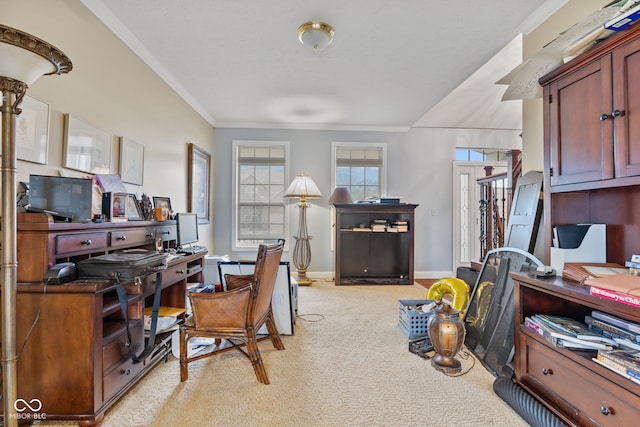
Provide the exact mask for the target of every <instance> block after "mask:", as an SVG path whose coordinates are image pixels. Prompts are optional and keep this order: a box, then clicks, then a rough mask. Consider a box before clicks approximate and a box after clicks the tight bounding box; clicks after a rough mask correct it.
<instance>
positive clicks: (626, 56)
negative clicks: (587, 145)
mask: <svg viewBox="0 0 640 427" xmlns="http://www.w3.org/2000/svg"><path fill="white" fill-rule="evenodd" d="M637 93H640V39H639V40H634V41H631V42H629V43H627V44H625V45H623V46H622V47H620V48H619V49H616V50H615V51H614V52H613V110H612V113H611V114H612V117H613V123H614V140H615V158H616V167H615V174H616V176H617V177H627V176H638V175H640V97H637V96H633V95H632V94H637Z"/></svg>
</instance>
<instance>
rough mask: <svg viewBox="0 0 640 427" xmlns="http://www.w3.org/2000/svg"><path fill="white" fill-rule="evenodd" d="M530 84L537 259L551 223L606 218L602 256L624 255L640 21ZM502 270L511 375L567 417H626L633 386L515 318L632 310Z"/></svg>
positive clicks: (633, 239) (638, 179) (637, 176)
mask: <svg viewBox="0 0 640 427" xmlns="http://www.w3.org/2000/svg"><path fill="white" fill-rule="evenodd" d="M540 83H541V84H542V86H543V106H544V224H545V228H544V232H545V239H546V242H547V243H546V253H545V259H546V261H545V263H547V264H549V262H550V246H551V245H550V242H552V238H553V228H554V227H555V226H557V225H565V224H580V223H586V224H606V225H607V235H606V240H607V243H606V245H607V261H608V262H615V263H618V264H624V262H625V260H628V259H630V258H631V255H632V254H635V253H640V245H639V243H638V242H640V216H639V215H638V214H637V212H636V208H635V207H636V206H640V25H634V26H632V27H631V28H630V29H629V30H626V31H621V32H619V33H617V34H615V35H612V36H611V37H609V38H607V39H606V40H604V41H601V42H600V43H598V44H597V45H596V46H594V47H592V48H591V49H589V50H587V51H586V52H584V53H583V54H581V55H579V56H578V57H576V58H574V59H573V60H571V61H569V62H567V63H566V64H564V65H562V66H560V67H559V68H558V69H556V70H554V71H552V72H551V73H549V74H548V75H546V76H544V77H543V78H542V79H541V80H540ZM560 273H561V272H558V274H560ZM512 277H513V278H514V283H515V310H516V313H515V347H516V354H515V374H516V378H515V379H516V382H517V383H518V384H520V385H521V386H522V387H524V388H525V389H526V390H528V391H529V392H530V393H531V394H533V396H535V397H536V398H537V399H539V400H540V401H541V402H542V403H543V404H544V405H545V406H547V407H548V408H549V409H550V410H551V411H553V412H554V413H555V414H557V415H558V416H559V417H560V418H561V419H562V420H563V421H564V422H565V423H567V424H569V425H572V426H596V425H602V426H607V425H610V426H621V425H635V424H636V423H637V420H638V419H640V386H639V385H637V384H635V383H633V382H632V381H630V380H628V379H626V378H624V377H622V376H620V375H618V374H616V373H613V372H611V371H609V370H608V369H606V368H604V367H602V366H600V365H598V364H597V363H596V362H593V361H592V360H591V358H592V357H593V352H581V351H571V350H566V349H559V348H556V347H554V346H553V345H551V344H549V343H547V342H546V341H544V340H541V339H540V338H539V337H538V336H537V335H535V334H533V333H531V332H530V331H529V330H528V329H527V328H526V327H525V326H524V325H523V321H524V317H525V316H531V315H533V314H537V313H547V314H554V315H560V316H568V317H572V318H574V319H576V320H580V321H582V322H584V316H585V314H590V312H591V310H593V309H596V310H599V311H604V312H606V313H609V314H612V315H615V316H618V317H622V318H624V319H628V320H631V321H633V322H640V312H639V311H638V309H636V308H632V307H629V306H626V305H624V304H621V303H615V302H611V301H607V300H605V299H603V298H599V297H595V296H592V295H590V294H589V289H588V287H587V286H582V285H580V284H578V283H576V282H570V281H567V280H564V279H562V278H559V277H558V278H555V279H550V280H539V279H535V278H533V277H529V276H525V275H521V274H513V273H512Z"/></svg>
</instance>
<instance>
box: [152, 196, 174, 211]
mask: <svg viewBox="0 0 640 427" xmlns="http://www.w3.org/2000/svg"><path fill="white" fill-rule="evenodd" d="M153 207H154V208H162V209H167V210H168V211H169V212H171V199H170V198H169V197H160V196H153Z"/></svg>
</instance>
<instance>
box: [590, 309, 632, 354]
mask: <svg viewBox="0 0 640 427" xmlns="http://www.w3.org/2000/svg"><path fill="white" fill-rule="evenodd" d="M584 321H585V323H586V324H587V326H588V327H589V329H591V330H593V331H594V332H597V333H599V334H602V335H603V336H605V337H608V338H611V339H612V340H614V341H615V342H617V343H618V345H619V346H620V347H624V348H626V349H630V350H640V324H638V323H635V322H631V321H628V320H624V319H620V318H619V317H616V316H612V315H610V314H608V313H603V312H601V311H598V310H593V311H592V312H591V315H590V316H585V318H584Z"/></svg>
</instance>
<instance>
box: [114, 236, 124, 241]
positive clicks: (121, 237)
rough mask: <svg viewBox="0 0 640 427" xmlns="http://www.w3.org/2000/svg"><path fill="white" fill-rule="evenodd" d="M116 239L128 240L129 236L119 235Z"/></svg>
mask: <svg viewBox="0 0 640 427" xmlns="http://www.w3.org/2000/svg"><path fill="white" fill-rule="evenodd" d="M116 240H127V236H118V237H116Z"/></svg>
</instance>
